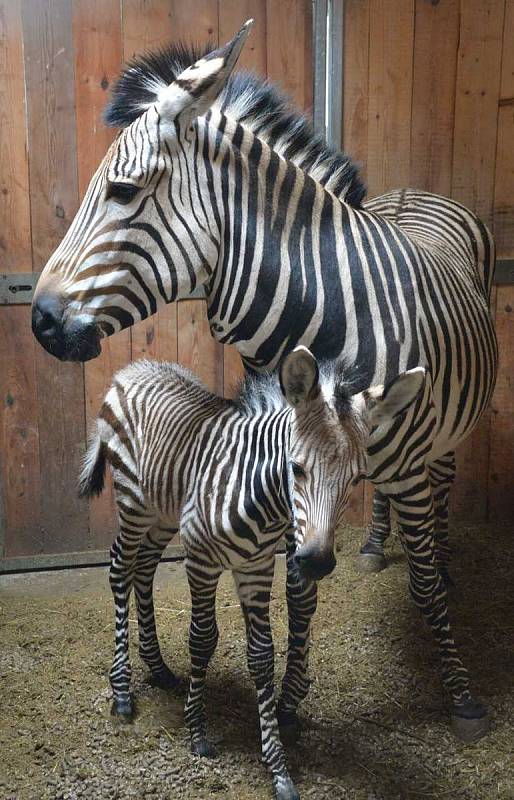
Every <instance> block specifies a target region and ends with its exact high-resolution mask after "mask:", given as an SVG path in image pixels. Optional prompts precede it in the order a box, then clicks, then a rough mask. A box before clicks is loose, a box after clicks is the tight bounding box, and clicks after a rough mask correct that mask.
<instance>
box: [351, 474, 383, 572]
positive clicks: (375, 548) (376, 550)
mask: <svg viewBox="0 0 514 800" xmlns="http://www.w3.org/2000/svg"><path fill="white" fill-rule="evenodd" d="M390 533H391V508H390V504H389V499H388V497H386V495H384V494H382V492H381V491H379V489H375V491H374V492H373V514H372V519H371V525H370V526H369V527H368V538H367V541H366V543H365V544H364V545H363V546H362V547H361V549H360V552H359V555H358V556H357V563H356V566H357V569H358V570H359V572H380V571H381V570H383V569H385V568H386V566H387V563H386V559H385V556H384V543H385V541H386V539H387V537H388V536H389V534H390Z"/></svg>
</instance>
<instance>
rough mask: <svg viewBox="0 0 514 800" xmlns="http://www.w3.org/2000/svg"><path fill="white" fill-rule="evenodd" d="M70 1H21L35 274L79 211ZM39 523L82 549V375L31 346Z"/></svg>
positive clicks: (54, 540)
mask: <svg viewBox="0 0 514 800" xmlns="http://www.w3.org/2000/svg"><path fill="white" fill-rule="evenodd" d="M71 21H72V3H71V1H70V0H55V1H54V2H50V0H26V2H24V4H23V42H24V57H25V85H26V97H27V116H28V147H29V155H30V158H29V167H30V170H29V178H30V195H31V223H32V265H33V269H40V268H41V267H42V265H43V264H44V263H45V262H46V260H47V258H48V256H49V255H50V254H51V253H52V252H53V250H54V249H55V248H56V247H57V245H58V244H59V242H60V240H61V238H62V237H63V236H64V234H65V233H66V230H67V228H68V226H69V224H70V222H71V221H72V219H73V217H74V215H75V212H76V210H77V207H78V186H77V158H76V122H75V96H74V89H75V86H74V64H73V41H72V22H71ZM36 375H37V399H38V424H39V444H40V466H41V474H42V476H43V477H44V491H42V492H41V504H40V525H41V529H42V532H43V545H44V548H45V551H46V552H60V551H62V550H69V549H74V550H75V549H78V548H81V547H83V545H84V542H85V540H86V536H87V529H88V520H87V504H86V503H85V502H83V501H80V502H79V501H78V500H77V499H76V483H77V475H78V472H79V468H80V461H81V456H82V453H83V449H84V439H85V418H84V376H83V367H82V366H81V365H80V364H63V363H60V362H58V361H56V360H55V358H53V357H52V356H50V355H48V354H47V353H45V352H44V351H43V349H42V348H41V347H37V348H36Z"/></svg>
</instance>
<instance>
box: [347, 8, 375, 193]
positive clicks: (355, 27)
mask: <svg viewBox="0 0 514 800" xmlns="http://www.w3.org/2000/svg"><path fill="white" fill-rule="evenodd" d="M344 13H345V17H344V48H343V53H344V69H343V80H344V88H343V150H344V151H345V153H348V155H350V156H351V157H352V158H353V159H355V161H357V162H358V163H359V164H360V165H361V172H362V175H363V178H364V180H366V172H367V160H368V81H369V0H346V2H345V12H344Z"/></svg>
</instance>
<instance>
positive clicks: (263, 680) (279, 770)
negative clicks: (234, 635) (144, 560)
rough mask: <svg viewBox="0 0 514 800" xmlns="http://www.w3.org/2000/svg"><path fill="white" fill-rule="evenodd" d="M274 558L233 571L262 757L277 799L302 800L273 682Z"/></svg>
mask: <svg viewBox="0 0 514 800" xmlns="http://www.w3.org/2000/svg"><path fill="white" fill-rule="evenodd" d="M274 566H275V558H274V557H273V560H272V561H271V562H267V563H266V564H263V565H261V566H259V567H257V566H256V567H255V568H254V569H252V571H251V572H234V579H235V582H236V587H237V593H238V595H239V600H240V602H241V608H242V609H243V614H244V618H245V622H246V636H247V656H248V668H249V670H250V674H251V676H252V678H253V680H254V682H255V686H256V689H257V702H258V705H259V719H260V724H261V741H262V760H263V761H264V763H265V765H266V766H267V767H268V769H269V770H270V772H271V773H272V775H273V786H274V788H275V793H276V797H277V799H278V800H299V795H298V792H297V791H296V789H295V787H294V784H293V782H292V780H291V778H290V777H289V773H288V771H287V767H286V759H285V754H284V748H283V747H282V742H281V741H280V735H279V731H278V722H277V710H276V703H275V690H274V685H273V673H274V669H273V666H274V665H273V639H272V637H271V627H270V621H269V603H270V594H271V584H272V582H273V571H274Z"/></svg>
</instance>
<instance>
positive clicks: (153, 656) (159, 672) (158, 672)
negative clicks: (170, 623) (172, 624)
mask: <svg viewBox="0 0 514 800" xmlns="http://www.w3.org/2000/svg"><path fill="white" fill-rule="evenodd" d="M176 532H177V529H176V528H165V527H162V526H155V527H154V528H152V529H151V530H150V531H148V533H147V534H146V536H145V537H144V538H143V540H142V542H141V545H140V547H139V552H138V554H137V560H136V571H135V575H134V591H135V595H136V603H137V618H138V626H139V655H140V656H141V658H142V659H143V661H144V662H145V664H146V665H147V666H148V668H149V669H150V672H151V674H152V679H153V682H154V683H155V685H156V686H159V687H160V688H161V689H175V688H176V687H177V686H178V685H179V683H180V681H179V679H178V678H177V676H176V675H175V674H174V673H173V672H172V671H171V670H170V669H169V667H168V666H167V665H166V664H165V662H164V660H163V658H162V655H161V649H160V646H159V640H158V637H157V629H156V625H155V612H154V602H153V581H154V576H155V570H156V569H157V565H158V564H159V561H160V560H161V556H162V551H163V550H164V548H165V547H166V545H167V544H168V543H169V542H170V541H171V539H172V538H173V536H174V535H175V534H176Z"/></svg>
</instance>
